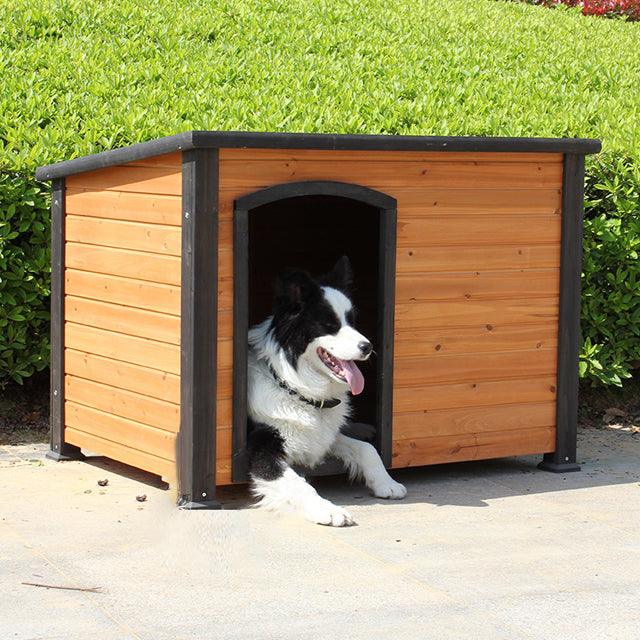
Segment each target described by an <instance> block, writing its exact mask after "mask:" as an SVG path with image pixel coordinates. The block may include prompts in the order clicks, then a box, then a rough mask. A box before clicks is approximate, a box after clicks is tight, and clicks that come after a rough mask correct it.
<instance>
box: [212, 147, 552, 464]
mask: <svg viewBox="0 0 640 640" xmlns="http://www.w3.org/2000/svg"><path fill="white" fill-rule="evenodd" d="M302 180H337V181H340V182H352V183H355V184H360V185H363V186H367V187H370V188H373V189H377V190H380V191H382V192H384V193H387V194H389V195H390V196H392V197H394V198H396V200H397V203H398V241H397V243H398V244H397V264H396V268H397V281H396V294H397V298H396V309H395V311H396V314H395V363H394V424H393V466H394V467H405V466H414V465H422V464H433V463H440V462H449V461H457V460H473V459H482V458H491V457H500V456H505V455H518V454H525V453H542V452H546V451H551V450H553V448H554V442H555V400H556V388H555V380H556V377H555V374H556V347H557V333H558V332H557V318H558V302H559V300H558V290H559V267H560V229H561V226H560V223H561V195H562V194H561V187H562V155H561V154H528V153H471V152H455V153H450V152H428V153H423V152H393V151H390V152H365V151H339V152H338V151H313V150H278V149H222V150H221V151H220V198H219V251H218V275H219V283H218V303H219V311H218V329H219V349H218V390H217V393H218V421H217V424H218V429H223V430H228V429H229V428H230V424H231V367H232V348H231V338H232V335H233V326H232V300H233V295H232V290H233V249H232V238H233V206H234V200H235V199H236V198H238V197H240V196H243V195H246V194H248V193H251V192H253V191H256V190H258V189H261V188H265V187H269V186H273V185H276V184H279V183H283V182H297V181H302ZM356 277H357V274H356Z"/></svg>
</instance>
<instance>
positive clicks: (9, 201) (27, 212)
mask: <svg viewBox="0 0 640 640" xmlns="http://www.w3.org/2000/svg"><path fill="white" fill-rule="evenodd" d="M49 257H50V256H49V196H48V192H47V188H46V185H39V184H38V183H36V182H35V181H34V180H29V179H25V178H24V177H23V176H20V175H18V174H10V173H0V387H2V386H4V383H6V381H7V380H9V379H11V380H14V381H15V382H22V380H23V378H26V377H29V376H30V375H32V374H33V373H35V372H36V371H41V370H42V369H44V368H45V367H46V366H47V365H48V364H49V275H50V272H51V269H50V267H49Z"/></svg>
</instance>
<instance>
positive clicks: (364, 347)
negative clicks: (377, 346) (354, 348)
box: [358, 340, 373, 356]
mask: <svg viewBox="0 0 640 640" xmlns="http://www.w3.org/2000/svg"><path fill="white" fill-rule="evenodd" d="M358 349H360V351H361V352H362V355H363V356H368V355H369V354H370V353H371V352H372V351H373V347H372V346H371V343H370V342H368V341H367V340H363V341H362V342H360V343H358Z"/></svg>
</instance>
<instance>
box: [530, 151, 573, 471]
mask: <svg viewBox="0 0 640 640" xmlns="http://www.w3.org/2000/svg"><path fill="white" fill-rule="evenodd" d="M583 213H584V156H579V155H574V154H565V156H564V173H563V184H562V240H561V248H560V252H561V253H560V314H559V325H558V376H557V389H556V392H557V401H556V450H555V451H554V452H553V453H546V454H545V456H544V459H543V461H542V462H541V463H540V464H539V465H538V468H539V469H544V470H545V471H553V472H555V473H565V472H567V471H580V465H578V464H577V462H576V440H577V434H578V360H579V354H580V272H581V266H582V217H583Z"/></svg>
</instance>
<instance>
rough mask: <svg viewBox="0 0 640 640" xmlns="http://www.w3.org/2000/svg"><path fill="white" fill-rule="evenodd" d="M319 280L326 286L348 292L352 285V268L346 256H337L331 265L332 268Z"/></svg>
mask: <svg viewBox="0 0 640 640" xmlns="http://www.w3.org/2000/svg"><path fill="white" fill-rule="evenodd" d="M320 281H321V283H322V284H323V285H324V286H326V287H333V288H334V289H339V290H340V291H344V292H345V293H349V292H350V291H351V286H352V285H353V269H352V268H351V262H350V260H349V258H348V257H347V256H342V257H341V258H338V261H337V262H336V263H335V264H334V265H333V269H331V271H329V273H327V274H326V275H325V276H323V277H322V278H321V279H320Z"/></svg>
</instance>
